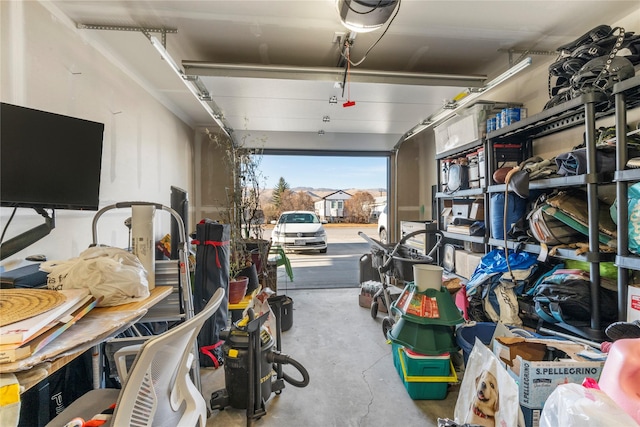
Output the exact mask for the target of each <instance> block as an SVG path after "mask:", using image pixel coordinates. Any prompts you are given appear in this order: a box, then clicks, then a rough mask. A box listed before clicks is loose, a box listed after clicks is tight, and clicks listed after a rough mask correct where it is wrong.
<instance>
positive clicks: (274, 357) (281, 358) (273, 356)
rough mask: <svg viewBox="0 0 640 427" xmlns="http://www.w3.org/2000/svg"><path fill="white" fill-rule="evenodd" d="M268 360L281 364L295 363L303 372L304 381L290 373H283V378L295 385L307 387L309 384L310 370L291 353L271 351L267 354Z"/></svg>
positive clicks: (301, 372)
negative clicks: (290, 354)
mask: <svg viewBox="0 0 640 427" xmlns="http://www.w3.org/2000/svg"><path fill="white" fill-rule="evenodd" d="M266 358H267V362H269V363H277V364H279V365H293V366H294V367H295V368H296V369H297V370H298V372H300V374H302V381H298V380H295V379H293V378H291V377H290V376H289V375H287V374H285V373H284V372H283V373H282V378H283V379H284V380H285V381H286V382H288V383H289V384H291V385H292V386H294V387H300V388H302V387H306V386H308V385H309V372H307V370H306V369H305V367H304V366H302V364H301V363H300V362H298V361H297V360H295V359H294V358H292V357H291V356H289V355H286V354H282V353H275V352H270V353H267V354H266Z"/></svg>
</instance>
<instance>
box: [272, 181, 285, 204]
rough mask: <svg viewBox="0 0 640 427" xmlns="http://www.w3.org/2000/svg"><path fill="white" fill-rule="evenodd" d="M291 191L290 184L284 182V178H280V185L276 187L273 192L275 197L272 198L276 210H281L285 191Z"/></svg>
mask: <svg viewBox="0 0 640 427" xmlns="http://www.w3.org/2000/svg"><path fill="white" fill-rule="evenodd" d="M288 190H289V183H287V181H285V180H284V178H283V177H280V179H279V180H278V184H277V185H276V188H275V189H274V190H273V196H272V197H271V199H272V201H273V204H274V205H275V206H276V208H278V209H279V208H280V207H281V205H282V195H283V194H284V192H285V191H288Z"/></svg>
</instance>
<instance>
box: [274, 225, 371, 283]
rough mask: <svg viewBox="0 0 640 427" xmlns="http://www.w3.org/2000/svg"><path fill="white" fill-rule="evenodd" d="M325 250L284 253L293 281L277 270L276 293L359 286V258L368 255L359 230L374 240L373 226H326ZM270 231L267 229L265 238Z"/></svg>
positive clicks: (282, 269) (367, 249) (368, 246)
mask: <svg viewBox="0 0 640 427" xmlns="http://www.w3.org/2000/svg"><path fill="white" fill-rule="evenodd" d="M325 228H326V230H327V239H328V242H329V247H328V250H327V253H326V254H320V253H314V252H311V253H288V254H287V256H288V257H289V260H290V261H291V266H292V268H293V281H291V280H290V279H289V278H288V277H287V275H286V274H285V272H284V267H279V268H278V291H279V292H281V291H282V292H286V291H287V290H288V289H327V288H357V287H358V286H360V258H361V257H362V256H363V255H365V254H367V253H369V252H370V245H369V243H367V241H366V240H364V239H363V238H362V237H361V236H359V235H358V232H359V231H362V232H364V233H365V234H367V235H368V236H370V237H373V238H377V237H376V225H375V224H361V225H341V224H336V225H334V224H328V225H327V226H326V227H325ZM270 232H271V231H270V230H267V232H266V235H269V233H270Z"/></svg>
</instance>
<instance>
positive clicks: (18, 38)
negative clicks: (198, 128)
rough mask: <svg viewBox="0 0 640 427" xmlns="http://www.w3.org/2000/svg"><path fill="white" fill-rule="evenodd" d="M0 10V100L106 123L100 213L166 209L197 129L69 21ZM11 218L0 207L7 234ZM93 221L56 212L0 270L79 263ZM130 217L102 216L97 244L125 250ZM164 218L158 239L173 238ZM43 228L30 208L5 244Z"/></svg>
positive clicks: (38, 10)
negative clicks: (139, 205) (122, 205)
mask: <svg viewBox="0 0 640 427" xmlns="http://www.w3.org/2000/svg"><path fill="white" fill-rule="evenodd" d="M0 13H1V21H0V22H1V25H0V27H1V29H0V37H1V50H0V54H1V58H2V63H1V68H0V71H1V84H0V100H2V101H3V102H7V103H11V104H17V105H22V106H25V107H30V108H35V109H40V110H45V111H51V112H54V113H58V114H64V115H68V116H74V117H79V118H83V119H87V120H93V121H97V122H101V123H104V124H105V133H104V147H103V159H102V173H101V185H100V207H104V206H106V205H110V204H113V203H115V202H120V201H135V200H143V201H151V202H156V203H162V204H164V205H167V206H168V205H170V186H171V185H175V186H177V187H180V188H183V189H185V190H187V191H191V190H192V188H193V187H194V185H193V166H192V165H193V156H194V154H193V148H192V147H193V139H194V131H193V129H191V128H190V127H189V126H187V125H186V124H185V123H184V122H182V121H181V120H179V119H178V118H177V117H176V116H175V115H174V114H172V113H171V112H170V111H169V110H167V109H166V108H165V107H164V106H163V105H161V104H160V103H159V102H158V101H157V100H156V99H155V98H153V97H152V96H151V95H150V94H149V93H147V92H146V91H145V90H144V89H143V88H142V87H141V86H139V85H138V84H137V83H136V82H134V81H133V80H132V79H131V78H130V77H128V76H127V75H126V74H124V73H123V72H122V71H121V70H120V69H118V68H117V67H115V66H114V65H113V64H112V63H111V62H110V61H109V60H107V59H106V58H105V57H104V56H103V55H102V54H101V53H100V52H98V51H97V50H95V49H94V48H92V47H91V46H90V45H89V44H88V43H87V42H85V41H84V40H83V38H82V34H81V33H80V32H79V31H78V30H76V29H75V27H74V25H73V23H70V22H66V21H65V20H64V19H63V18H61V17H59V16H56V15H55V14H53V13H51V12H50V11H48V10H47V9H45V8H44V7H43V6H42V5H41V4H40V3H38V2H31V1H30V2H0ZM0 120H1V118H0ZM69 155H70V156H73V153H69ZM78 161H82V160H81V159H78ZM25 167H28V165H25ZM51 173H55V169H54V168H53V167H52V172H51ZM11 211H12V209H8V208H2V209H0V220H1V222H2V227H3V228H4V226H5V224H6V223H7V221H8V218H9V215H10V214H11ZM94 214H95V212H80V211H65V210H58V211H56V228H55V229H54V230H53V231H52V232H51V234H50V235H48V236H47V237H45V238H44V239H42V240H40V241H39V242H37V243H35V244H33V245H32V246H30V247H29V248H27V249H25V250H23V251H21V252H18V253H17V254H15V255H14V256H12V257H10V258H8V259H6V260H4V261H3V263H2V264H3V265H6V264H9V265H8V266H9V267H10V264H11V262H13V261H19V260H20V259H22V258H24V257H25V256H27V255H30V254H45V255H46V256H47V257H49V259H66V258H70V257H73V256H77V255H78V254H79V253H80V252H81V251H82V250H84V249H86V248H87V247H88V246H89V244H90V243H91V242H92V236H91V230H92V227H91V221H92V219H93V216H94ZM130 215H131V212H130V210H129V209H118V210H114V211H110V212H109V213H107V214H105V215H104V216H103V217H102V218H101V219H100V221H99V222H98V226H99V227H98V231H99V237H98V241H99V243H105V244H110V245H114V246H118V247H126V246H127V244H128V229H127V228H126V227H125V226H124V219H126V218H127V217H129V216H130ZM169 218H170V217H169V214H168V213H166V212H161V213H157V214H156V228H155V230H156V235H158V236H162V235H164V234H166V233H168V232H169V231H170V225H169V224H170V221H169ZM42 222H43V220H42V218H41V217H40V216H39V215H38V214H37V213H36V212H35V211H33V210H30V209H18V213H17V214H16V216H15V217H14V219H13V221H12V222H11V224H10V225H9V228H8V230H7V233H6V235H5V237H4V240H5V241H6V240H7V239H9V238H11V237H13V236H15V235H17V234H19V233H21V232H23V231H25V230H27V229H30V228H32V227H34V226H37V225H39V224H41V223H42Z"/></svg>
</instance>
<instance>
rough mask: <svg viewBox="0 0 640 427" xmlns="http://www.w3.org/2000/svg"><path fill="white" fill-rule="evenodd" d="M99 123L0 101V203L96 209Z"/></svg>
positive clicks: (98, 178) (42, 207) (97, 198)
mask: <svg viewBox="0 0 640 427" xmlns="http://www.w3.org/2000/svg"><path fill="white" fill-rule="evenodd" d="M103 133H104V124H103V123H97V122H92V121H89V120H84V119H79V118H75V117H69V116H64V115H60V114H55V113H50V112H46V111H40V110H35V109H32V108H25V107H21V106H18V105H12V104H7V103H0V204H1V205H2V206H8V207H24V208H35V209H73V210H98V201H99V193H100V170H101V165H102V139H103Z"/></svg>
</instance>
